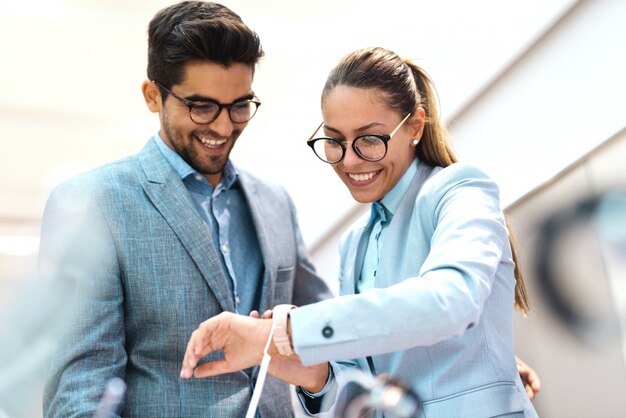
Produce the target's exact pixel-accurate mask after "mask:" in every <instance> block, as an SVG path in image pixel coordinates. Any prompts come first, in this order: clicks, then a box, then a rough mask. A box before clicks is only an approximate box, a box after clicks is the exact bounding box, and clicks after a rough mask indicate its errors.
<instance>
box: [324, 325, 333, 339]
mask: <svg viewBox="0 0 626 418" xmlns="http://www.w3.org/2000/svg"><path fill="white" fill-rule="evenodd" d="M334 333H335V331H334V330H333V329H332V327H330V326H328V325H326V326H325V327H324V329H322V335H323V336H324V338H330V337H332V336H333V334H334Z"/></svg>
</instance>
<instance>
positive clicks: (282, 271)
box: [276, 266, 293, 283]
mask: <svg viewBox="0 0 626 418" xmlns="http://www.w3.org/2000/svg"><path fill="white" fill-rule="evenodd" d="M292 272H293V266H289V267H280V268H279V269H278V270H277V271H276V283H284V282H288V281H289V280H290V279H291V273H292Z"/></svg>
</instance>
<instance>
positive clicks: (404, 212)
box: [291, 161, 536, 418]
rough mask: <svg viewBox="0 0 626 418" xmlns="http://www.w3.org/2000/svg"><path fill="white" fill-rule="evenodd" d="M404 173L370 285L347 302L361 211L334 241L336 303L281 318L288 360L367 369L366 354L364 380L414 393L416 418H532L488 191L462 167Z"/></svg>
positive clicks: (506, 265) (507, 261)
mask: <svg viewBox="0 0 626 418" xmlns="http://www.w3.org/2000/svg"><path fill="white" fill-rule="evenodd" d="M405 176H411V177H412V179H411V181H404V182H403V181H402V180H401V181H400V182H399V183H398V185H397V186H396V187H405V188H406V190H403V191H402V192H403V198H402V200H401V202H400V203H399V205H398V207H397V208H396V210H395V211H394V212H393V214H392V219H391V222H390V223H389V225H388V226H387V228H388V230H387V231H385V234H384V235H381V238H380V239H381V241H380V242H379V246H380V250H379V251H380V264H379V267H378V271H377V275H376V279H375V283H374V287H375V288H374V289H370V290H366V291H365V292H363V293H361V294H354V293H355V284H356V281H357V280H358V278H359V275H360V270H359V269H360V265H359V264H356V265H355V259H359V257H357V250H358V248H359V242H360V241H361V237H362V235H363V231H364V229H365V226H366V224H367V221H368V218H369V214H368V215H367V217H364V218H363V219H361V220H360V221H359V222H357V224H356V225H355V226H353V227H352V228H351V229H350V231H349V232H348V233H347V235H346V236H345V237H344V239H343V243H342V247H341V273H340V281H341V286H340V290H341V294H342V295H344V296H343V297H341V298H335V299H332V300H328V301H323V302H320V303H316V304H313V305H310V306H305V307H302V308H299V309H296V310H293V311H292V312H291V318H292V320H291V325H292V330H293V340H294V345H295V350H296V352H297V353H298V355H299V356H300V358H301V359H302V361H303V362H305V363H307V364H314V363H319V362H322V361H327V360H341V359H348V358H353V359H354V358H356V359H357V360H355V361H354V362H352V364H353V365H357V366H358V367H360V368H361V369H363V370H368V371H369V370H370V367H369V366H368V363H367V360H366V356H372V358H371V360H372V365H373V370H372V371H373V373H375V374H380V373H387V374H390V375H391V376H393V377H395V378H397V379H399V380H401V381H403V382H405V383H406V384H408V385H409V386H410V387H411V388H412V389H413V390H414V391H415V393H416V394H417V395H418V396H419V398H420V400H421V402H422V407H423V409H422V415H421V416H422V417H429V418H450V417H454V418H483V417H495V416H501V415H502V416H512V417H517V416H519V417H535V416H536V412H535V410H534V408H533V406H532V404H531V403H530V401H529V399H528V396H527V395H526V393H525V391H524V388H523V385H522V383H521V381H520V378H519V374H518V371H517V368H516V364H515V357H514V347H513V332H512V331H513V324H512V318H513V301H514V289H515V277H514V273H513V270H514V263H513V260H512V255H511V248H510V245H509V238H508V232H507V229H506V226H505V223H504V217H503V213H502V210H501V208H500V202H499V191H498V188H497V186H496V185H495V184H494V182H493V181H491V180H490V179H489V178H488V177H487V176H486V175H485V174H484V173H482V172H481V171H479V170H478V169H476V168H474V167H471V166H469V165H465V164H460V163H457V164H453V165H451V166H449V167H447V168H441V167H437V168H431V167H429V166H427V165H425V164H422V163H418V162H417V161H416V164H415V165H414V166H413V167H411V169H410V170H408V171H407V173H406V174H405ZM337 374H338V375H341V370H339V369H337ZM508 414H511V415H508Z"/></svg>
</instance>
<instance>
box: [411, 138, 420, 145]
mask: <svg viewBox="0 0 626 418" xmlns="http://www.w3.org/2000/svg"><path fill="white" fill-rule="evenodd" d="M419 142H420V140H419V139H417V138H415V139H414V140H413V145H415V146H417V144H419Z"/></svg>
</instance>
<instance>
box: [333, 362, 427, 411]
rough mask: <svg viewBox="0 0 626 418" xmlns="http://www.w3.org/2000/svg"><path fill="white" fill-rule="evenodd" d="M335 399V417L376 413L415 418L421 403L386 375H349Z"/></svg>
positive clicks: (403, 386)
mask: <svg viewBox="0 0 626 418" xmlns="http://www.w3.org/2000/svg"><path fill="white" fill-rule="evenodd" d="M347 376H348V377H349V378H348V381H347V383H346V384H345V385H343V386H342V388H341V390H340V392H339V395H338V397H337V403H336V407H335V414H334V417H335V418H367V417H372V416H373V415H374V412H375V411H378V412H381V413H383V414H384V416H385V417H386V418H416V417H418V416H419V414H420V410H421V408H420V402H419V399H418V397H417V395H416V394H415V392H413V391H412V390H411V389H410V388H409V387H407V386H406V385H404V384H403V383H402V382H399V381H397V380H395V379H393V378H390V377H389V376H387V375H381V376H376V377H375V376H372V375H369V374H365V373H357V372H354V373H350V374H348V375H347Z"/></svg>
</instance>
